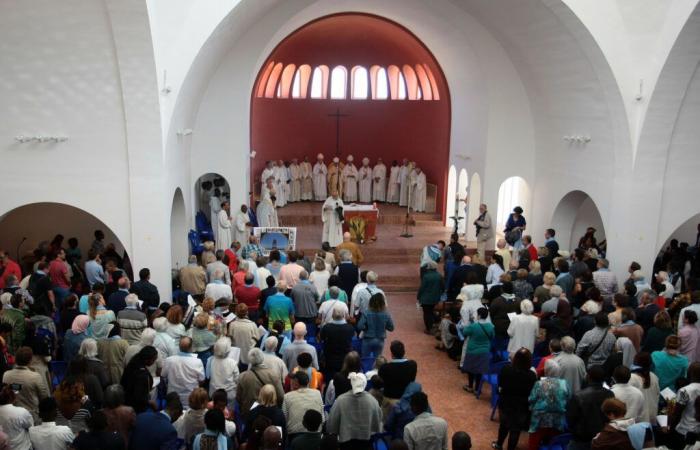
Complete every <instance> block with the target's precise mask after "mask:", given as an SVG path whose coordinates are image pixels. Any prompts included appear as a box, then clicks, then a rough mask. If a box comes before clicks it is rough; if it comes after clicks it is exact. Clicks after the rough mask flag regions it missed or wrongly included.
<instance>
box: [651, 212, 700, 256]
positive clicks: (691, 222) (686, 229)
mask: <svg viewBox="0 0 700 450" xmlns="http://www.w3.org/2000/svg"><path fill="white" fill-rule="evenodd" d="M699 237H700V213H697V214H695V215H694V216H692V217H691V218H690V219H688V220H686V221H685V222H683V223H682V224H681V225H680V226H679V227H678V228H676V229H675V231H674V232H673V233H671V234H670V235H669V236H668V237H667V238H666V240H665V241H664V243H663V245H662V246H661V247H660V248H659V249H658V250H659V253H660V252H663V251H664V250H665V249H666V248H667V247H668V246H669V245H670V244H671V240H673V239H676V240H677V241H678V243H679V244H683V243H686V244H688V245H689V246H690V247H693V246H696V245H697V244H698V241H699V239H698V238H699Z"/></svg>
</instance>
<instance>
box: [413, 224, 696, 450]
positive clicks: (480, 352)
mask: <svg viewBox="0 0 700 450" xmlns="http://www.w3.org/2000/svg"><path fill="white" fill-rule="evenodd" d="M595 232H596V230H595V229H593V228H589V229H588V230H587V232H586V235H585V236H583V237H582V238H581V239H580V241H579V245H578V247H577V248H576V249H574V250H573V252H568V251H565V250H563V249H562V250H560V247H559V243H558V242H557V241H556V231H555V230H553V229H548V230H547V231H546V233H545V234H544V236H543V241H542V242H543V245H542V246H541V247H536V246H535V244H534V239H533V238H532V237H531V236H528V235H525V236H522V245H520V246H519V249H512V250H511V248H510V246H508V245H507V243H506V242H505V240H503V239H501V240H500V241H498V243H497V250H496V251H495V252H487V253H486V255H479V254H478V253H475V254H471V255H469V253H470V252H469V251H467V249H465V247H464V246H463V245H462V244H460V242H459V236H458V235H456V234H454V235H452V237H451V240H450V243H449V244H446V243H445V242H444V241H438V242H437V243H435V244H431V245H428V246H426V247H425V248H424V250H423V253H422V256H421V286H420V289H419V292H418V296H417V298H418V302H419V304H420V306H421V307H422V309H423V319H424V326H425V332H426V334H430V335H434V336H435V337H436V339H437V340H438V343H437V345H436V348H438V349H439V350H441V351H444V352H446V353H447V355H448V356H449V357H450V358H452V359H453V360H454V361H458V362H459V363H458V368H459V369H460V370H461V371H462V372H463V373H465V374H466V379H467V383H466V384H465V385H464V386H463V389H464V391H466V392H467V393H469V394H473V395H475V396H476V397H477V398H479V397H480V396H481V395H482V391H483V390H484V384H488V385H489V386H490V391H491V393H490V396H491V401H492V405H493V409H494V413H495V411H496V410H498V413H499V419H500V423H499V429H498V435H497V438H496V440H495V441H493V443H492V447H493V448H496V449H500V448H508V449H509V450H513V449H515V448H516V446H517V443H518V439H519V436H520V433H521V432H527V433H529V436H528V448H529V449H531V450H536V449H538V448H539V446H540V445H542V444H547V443H548V442H556V443H558V444H561V443H562V442H566V441H568V442H569V443H568V449H570V450H578V449H589V448H591V449H618V450H620V449H632V448H634V449H641V448H649V445H651V446H652V447H653V446H654V445H666V446H667V447H668V448H672V449H682V448H693V449H697V448H700V322H698V317H699V316H700V264H698V262H699V260H698V258H699V254H700V253H699V251H698V250H699V249H698V246H697V245H696V246H693V247H691V246H689V245H688V244H679V243H678V241H676V240H673V241H671V244H670V246H669V247H668V248H666V249H664V250H663V251H662V252H661V253H660V254H659V256H658V258H657V259H656V261H655V263H654V266H653V273H654V275H653V277H652V278H651V279H647V278H646V277H645V276H644V275H643V273H642V266H641V265H640V264H639V263H637V262H632V263H631V264H630V266H629V277H628V278H626V279H623V280H618V279H617V277H616V275H615V273H613V272H612V271H611V268H610V267H609V262H608V260H607V259H605V257H604V256H605V255H604V249H601V248H600V247H599V246H598V245H597V241H596V237H595ZM699 241H700V240H699ZM438 262H440V263H444V266H443V270H441V269H440V268H439V266H438ZM487 389H489V388H487ZM653 441H655V443H654V442H653ZM566 445H567V444H565V443H564V446H566ZM686 446H688V447H686Z"/></svg>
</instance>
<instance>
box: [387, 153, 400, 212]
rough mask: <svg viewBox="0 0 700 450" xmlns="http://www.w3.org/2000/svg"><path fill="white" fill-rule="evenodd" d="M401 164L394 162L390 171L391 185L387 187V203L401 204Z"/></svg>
mask: <svg viewBox="0 0 700 450" xmlns="http://www.w3.org/2000/svg"><path fill="white" fill-rule="evenodd" d="M400 171H401V169H400V168H399V163H398V162H397V161H396V160H394V162H392V163H391V169H390V170H389V184H388V186H387V190H388V191H387V194H386V201H387V203H398V202H399V192H400V191H401V183H400V180H399V172H400Z"/></svg>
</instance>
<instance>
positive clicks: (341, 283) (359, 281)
mask: <svg viewBox="0 0 700 450" xmlns="http://www.w3.org/2000/svg"><path fill="white" fill-rule="evenodd" d="M95 236H96V240H95V242H94V243H93V245H92V247H91V248H90V251H89V253H88V257H87V262H86V263H85V264H83V263H82V257H81V254H80V252H79V251H77V252H76V251H75V249H72V248H69V249H64V248H63V246H62V243H61V242H62V240H61V239H56V240H55V242H54V243H53V244H51V245H48V246H43V247H42V248H39V249H37V250H36V251H35V252H34V254H35V255H36V256H37V258H36V262H35V263H34V264H33V265H28V267H25V268H22V267H20V265H19V264H18V263H17V262H15V261H12V260H11V259H10V257H9V255H8V254H7V252H2V254H1V255H0V256H1V257H2V258H1V259H2V271H3V273H4V276H3V278H2V280H3V281H2V282H3V285H2V294H1V295H0V300H1V304H2V310H1V311H0V356H1V358H0V377H2V382H3V384H2V386H1V388H0V426H1V427H2V429H1V431H0V449H5V448H7V449H13V450H26V449H32V448H33V449H35V450H44V449H65V448H73V449H76V450H83V449H86V450H87V449H89V450H96V449H110V450H112V449H114V450H122V449H134V450H141V449H194V450H205V449H207V450H208V449H218V450H226V449H234V448H244V449H247V450H254V449H278V448H283V449H300V450H301V449H303V450H312V449H338V448H342V449H370V448H393V449H400V448H409V449H429V448H445V449H446V448H448V446H449V445H451V447H452V448H454V449H461V450H463V449H469V448H471V439H470V437H469V435H468V434H467V433H465V432H463V431H462V432H457V433H454V435H453V436H452V437H448V426H447V422H446V421H445V420H443V419H442V418H439V417H436V416H433V415H432V409H431V406H430V403H429V399H428V396H427V395H426V394H425V393H424V392H422V389H421V385H420V384H419V383H418V382H417V380H416V376H417V368H418V364H417V362H416V361H415V360H412V359H410V358H409V356H410V355H409V354H407V350H406V348H405V347H404V344H403V343H402V342H401V341H398V340H394V341H391V342H390V343H389V344H388V345H387V347H388V348H387V349H386V350H385V340H386V338H387V333H388V332H390V331H393V330H394V322H393V320H392V317H391V314H390V313H389V311H388V309H387V298H386V294H385V293H384V292H383V291H382V290H381V289H380V288H379V287H378V286H377V282H378V280H379V275H378V274H377V273H375V272H373V271H366V270H360V268H359V264H361V258H362V256H361V251H360V250H359V248H357V246H356V244H354V243H352V242H349V240H346V242H344V243H343V244H341V245H340V246H339V247H338V249H337V251H336V252H335V253H334V252H333V251H332V250H331V249H330V248H328V246H327V245H326V246H324V248H325V249H326V250H319V251H318V252H317V253H316V254H315V255H314V258H313V259H311V258H308V257H305V256H304V254H303V252H295V251H290V252H288V253H286V252H280V251H273V252H272V253H271V254H270V255H269V257H264V256H263V252H262V250H261V249H260V247H259V246H258V244H257V241H256V240H255V239H254V238H252V237H251V240H250V242H249V243H248V244H246V245H245V246H243V247H240V246H236V248H235V249H230V250H226V251H225V252H224V251H222V250H219V251H216V252H210V251H205V252H204V253H202V255H200V256H199V257H197V256H194V255H192V256H191V257H190V260H189V264H188V265H187V266H185V267H183V268H181V269H180V270H179V271H176V272H174V276H173V292H174V293H173V298H172V299H170V301H163V299H161V298H160V294H159V290H158V287H157V286H155V285H154V284H153V283H151V282H150V272H149V270H148V269H146V268H144V269H141V270H140V271H139V273H138V278H139V281H136V282H132V279H133V276H132V274H131V269H130V265H129V264H128V258H127V257H126V255H121V256H120V255H115V254H113V252H112V251H113V248H112V247H111V246H106V247H105V246H104V245H103V244H102V239H103V237H100V236H103V235H102V234H101V233H100V232H96V233H95ZM71 242H72V240H71ZM234 250H235V251H234ZM450 441H451V444H450ZM436 445H437V446H436Z"/></svg>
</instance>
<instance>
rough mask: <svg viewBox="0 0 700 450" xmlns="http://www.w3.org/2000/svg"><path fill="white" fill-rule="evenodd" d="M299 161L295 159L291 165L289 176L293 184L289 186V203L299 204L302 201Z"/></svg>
mask: <svg viewBox="0 0 700 450" xmlns="http://www.w3.org/2000/svg"><path fill="white" fill-rule="evenodd" d="M298 162H299V160H298V159H296V158H294V159H292V163H291V164H290V165H289V175H290V177H291V180H292V182H291V183H290V184H289V186H290V188H289V201H290V202H298V201H300V200H301V167H299V164H298Z"/></svg>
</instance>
